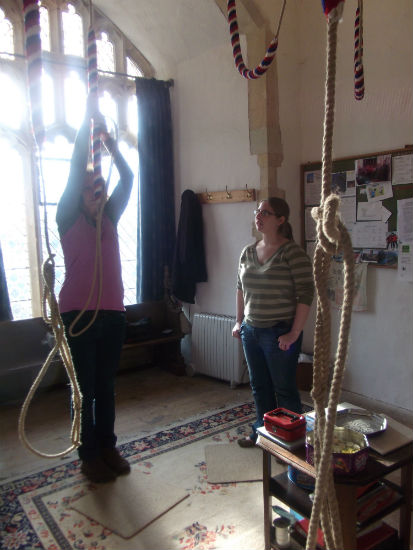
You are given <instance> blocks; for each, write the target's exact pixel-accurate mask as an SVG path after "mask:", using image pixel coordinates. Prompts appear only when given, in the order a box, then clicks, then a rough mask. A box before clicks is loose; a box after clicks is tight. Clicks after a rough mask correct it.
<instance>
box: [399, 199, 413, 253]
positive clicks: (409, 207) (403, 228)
mask: <svg viewBox="0 0 413 550" xmlns="http://www.w3.org/2000/svg"><path fill="white" fill-rule="evenodd" d="M397 233H398V235H399V239H400V241H401V242H402V243H404V242H407V243H409V242H410V243H411V242H413V198H409V199H401V200H399V201H397Z"/></svg>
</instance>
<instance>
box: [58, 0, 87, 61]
mask: <svg viewBox="0 0 413 550" xmlns="http://www.w3.org/2000/svg"><path fill="white" fill-rule="evenodd" d="M62 25H63V51H64V53H65V55H76V56H78V57H83V56H84V47H83V26H82V18H81V17H80V15H78V14H77V13H76V10H75V8H74V7H73V6H72V4H68V6H67V11H63V12H62Z"/></svg>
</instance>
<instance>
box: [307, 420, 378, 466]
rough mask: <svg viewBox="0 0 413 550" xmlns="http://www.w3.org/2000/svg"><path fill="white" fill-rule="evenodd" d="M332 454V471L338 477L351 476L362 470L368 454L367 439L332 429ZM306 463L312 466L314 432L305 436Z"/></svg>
mask: <svg viewBox="0 0 413 550" xmlns="http://www.w3.org/2000/svg"><path fill="white" fill-rule="evenodd" d="M333 437H334V443H333V453H332V464H333V471H334V473H335V474H340V475H353V474H357V473H358V472H361V471H362V470H364V468H365V467H366V464H367V458H368V454H369V448H368V447H369V444H368V441H367V437H366V436H365V435H364V434H362V433H360V432H356V431H354V430H350V429H349V428H341V427H337V426H336V427H335V428H334V433H333ZM306 461H307V462H308V463H309V464H314V432H313V431H312V432H308V433H307V435H306Z"/></svg>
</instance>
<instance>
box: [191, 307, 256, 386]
mask: <svg viewBox="0 0 413 550" xmlns="http://www.w3.org/2000/svg"><path fill="white" fill-rule="evenodd" d="M234 324H235V318H234V317H229V316H225V315H215V314H213V313H195V315H194V318H193V323H192V366H193V369H194V371H195V372H198V373H201V374H207V375H209V376H213V377H215V378H219V379H221V380H228V381H229V382H230V383H231V387H234V386H235V385H236V384H242V383H245V382H248V369H247V364H246V362H245V359H244V352H243V349H242V344H241V340H239V339H238V338H234V337H233V336H232V327H233V326H234Z"/></svg>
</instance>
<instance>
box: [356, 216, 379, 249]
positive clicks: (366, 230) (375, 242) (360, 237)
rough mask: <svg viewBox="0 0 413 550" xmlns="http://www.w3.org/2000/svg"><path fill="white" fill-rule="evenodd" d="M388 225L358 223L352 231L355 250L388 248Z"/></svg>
mask: <svg viewBox="0 0 413 550" xmlns="http://www.w3.org/2000/svg"><path fill="white" fill-rule="evenodd" d="M386 236H387V223H383V222H357V223H355V224H354V227H353V231H352V235H351V238H352V241H353V248H386V246H387V242H386Z"/></svg>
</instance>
